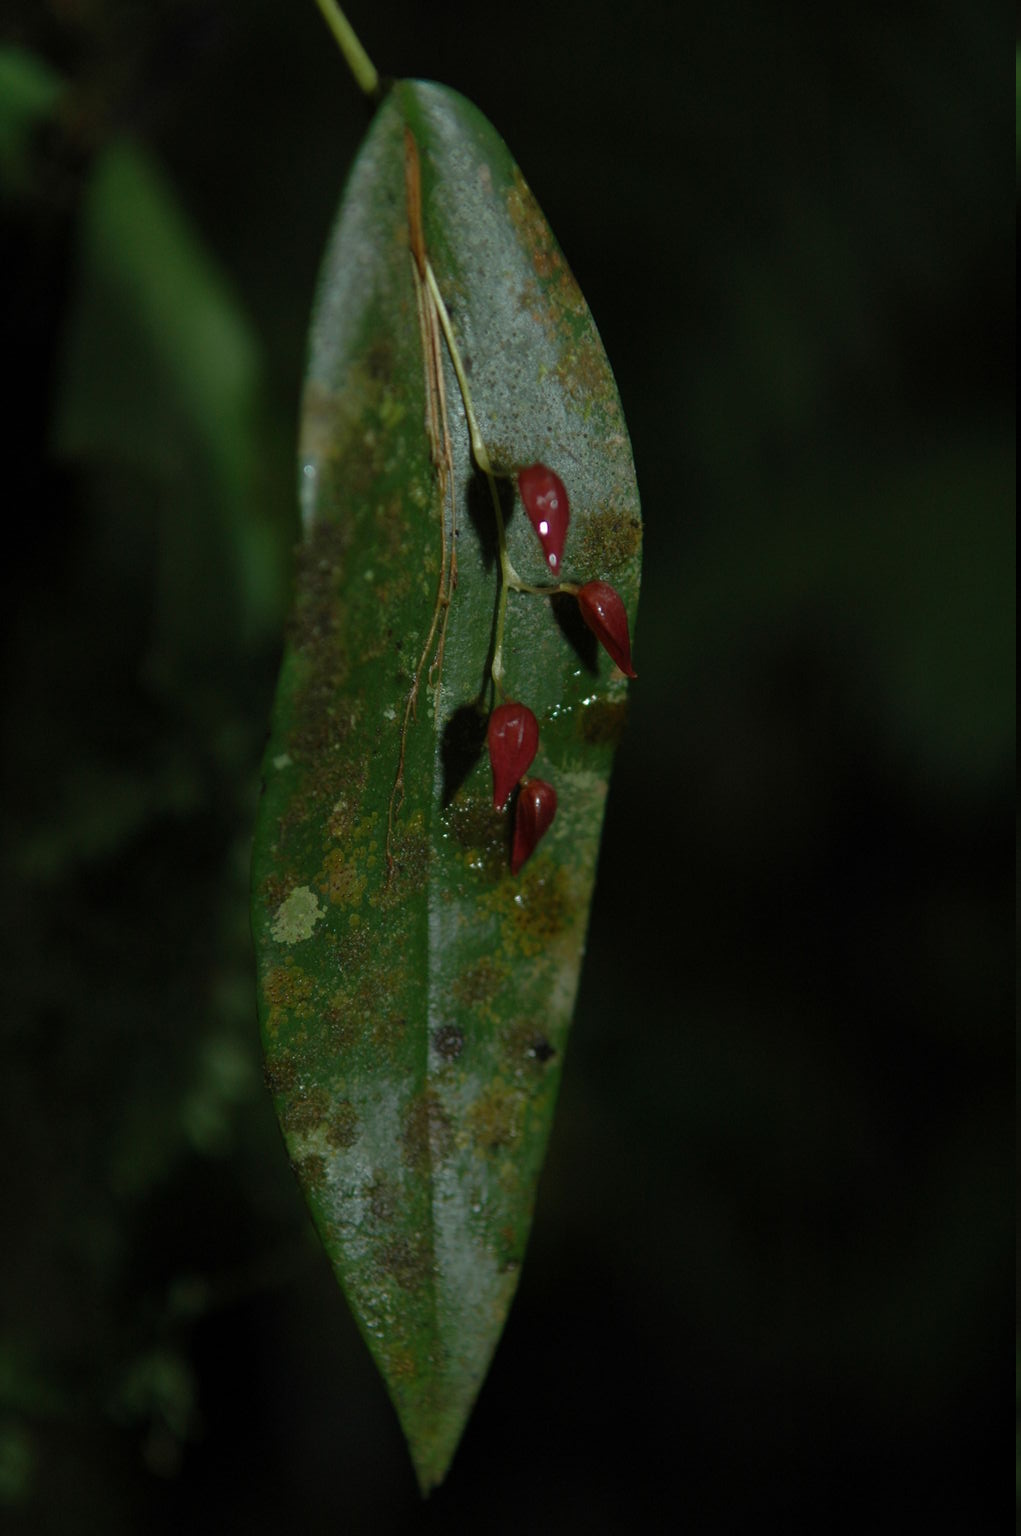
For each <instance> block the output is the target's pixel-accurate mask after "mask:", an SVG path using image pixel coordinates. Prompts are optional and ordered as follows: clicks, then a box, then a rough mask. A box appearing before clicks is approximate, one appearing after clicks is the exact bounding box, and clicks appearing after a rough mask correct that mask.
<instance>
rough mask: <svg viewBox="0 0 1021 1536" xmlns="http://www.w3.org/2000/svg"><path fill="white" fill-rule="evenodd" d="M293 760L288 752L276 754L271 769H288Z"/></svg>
mask: <svg viewBox="0 0 1021 1536" xmlns="http://www.w3.org/2000/svg"><path fill="white" fill-rule="evenodd" d="M292 761H293V759H292V757H291V754H290V753H289V752H278V753H277V755H276V757H275V758H274V759H273V767H274V768H276V769H278V770H279V769H281V768H289V767H290V766H291V763H292Z"/></svg>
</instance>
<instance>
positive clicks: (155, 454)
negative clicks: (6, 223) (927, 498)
mask: <svg viewBox="0 0 1021 1536" xmlns="http://www.w3.org/2000/svg"><path fill="white" fill-rule="evenodd" d="M264 372H265V368H264V360H263V357H262V354H261V349H260V347H259V344H258V341H257V337H256V333H255V331H254V329H253V327H252V324H251V322H250V320H249V319H248V317H247V315H246V314H245V313H244V311H243V309H242V307H241V305H240V303H239V301H238V298H237V296H236V295H235V293H234V292H233V291H232V288H231V286H230V283H229V281H228V280H227V279H226V277H225V276H224V275H223V274H222V273H221V271H220V270H219V267H218V265H217V263H216V261H215V260H214V258H213V256H212V254H211V253H210V251H209V250H208V248H207V247H206V245H205V243H204V241H203V239H202V236H201V233H200V232H199V231H198V230H197V229H196V228H195V227H194V226H193V224H192V222H191V220H190V219H189V217H188V215H187V213H186V211H185V210H184V208H183V207H182V206H181V203H180V201H179V199H178V196H177V194H176V192H175V189H174V187H173V186H172V185H171V184H170V183H169V182H168V181H167V179H166V177H165V175H164V174H163V172H162V171H161V169H160V167H159V165H158V164H157V163H156V162H155V161H154V160H153V159H152V157H151V156H150V155H149V154H148V153H147V151H146V150H145V149H144V148H143V147H142V146H141V145H138V144H135V143H134V142H132V141H131V140H130V139H117V140H114V141H113V142H112V143H110V144H109V145H108V146H107V147H106V148H105V149H104V150H103V152H102V154H100V155H99V156H98V157H97V159H96V161H95V164H94V165H93V167H92V170H91V174H90V177H89V182H88V186H87V188H86V193H85V197H84V200H83V208H82V217H81V224H80V227H79V230H78V239H77V248H76V268H75V284H74V291H73V296H72V303H71V306H70V315H69V321H68V327H67V333H66V336H65V339H64V350H63V358H62V365H61V373H60V380H59V388H58V396H57V401H56V407H55V411H54V420H53V445H54V448H55V451H56V452H57V453H58V454H61V455H63V456H66V457H69V458H75V459H80V460H83V461H86V462H90V463H94V464H99V463H106V464H112V465H118V466H126V467H128V468H130V469H132V470H134V471H137V472H140V473H142V474H144V475H145V476H146V478H147V480H150V481H151V482H154V483H155V485H156V486H158V487H159V490H158V493H156V494H154V493H153V492H152V491H150V494H149V500H150V501H153V500H154V501H156V502H157V505H158V506H159V507H160V513H161V516H160V526H159V535H158V537H159V552H160V553H159V573H158V583H157V586H158V591H157V600H156V615H155V625H154V628H155V636H154V642H155V645H156V648H157V650H158V651H160V652H165V653H168V654H174V653H176V652H178V651H181V650H186V651H189V652H191V653H196V652H197V653H201V654H202V656H203V660H204V662H205V664H207V665H208V660H209V651H210V640H211V635H212V634H216V633H218V631H219V630H220V629H221V628H222V630H224V631H226V633H227V635H228V636H234V637H236V640H237V643H238V646H239V647H240V646H241V645H242V644H244V643H249V644H251V643H252V642H253V641H255V640H257V639H259V638H260V637H261V636H263V635H265V634H266V633H267V632H272V628H273V627H274V626H275V625H276V624H278V623H279V613H280V611H281V608H282V602H280V601H278V591H279V585H280V580H279V574H278V572H279V566H280V563H281V562H280V558H279V556H280V551H279V548H278V547H277V546H278V544H279V540H277V539H276V538H275V537H274V530H273V527H272V524H271V520H270V517H269V515H268V508H267V507H266V505H265V498H264V495H263V493H262V486H263V483H264V481H265V480H266V478H267V476H266V461H267V454H266V447H265V440H266V429H265V411H264V408H263V396H264V391H265V380H264ZM132 512H133V514H134V516H135V518H136V519H138V518H141V517H143V516H145V515H146V512H147V508H146V505H145V502H144V501H143V499H142V497H141V496H139V495H137V494H136V496H135V497H134V504H133V506H132ZM197 549H201V551H202V558H201V559H200V560H198V559H196V554H195V552H196V550H197Z"/></svg>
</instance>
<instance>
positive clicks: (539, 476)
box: [518, 464, 571, 576]
mask: <svg viewBox="0 0 1021 1536" xmlns="http://www.w3.org/2000/svg"><path fill="white" fill-rule="evenodd" d="M518 490H519V491H520V492H521V500H522V501H523V502H524V504H525V511H526V512H527V513H528V520H529V522H530V523H531V525H532V527H533V528H534V529H535V531H536V533H537V534H538V535H539V543H540V544H541V545H542V552H543V554H544V555H545V556H546V562H547V564H548V565H549V568H550V570H551V571H552V572H553V574H554V576H559V575H560V562H561V560H562V558H563V554H564V540H565V539H566V538H567V524H568V522H569V520H570V516H571V508H570V506H569V504H568V501H567V492H566V491H565V490H564V482H563V481H562V480H561V479H560V477H559V475H555V474H554V473H553V471H552V470H551V469H547V468H546V466H545V464H530V465H529V466H528V468H527V469H522V470H520V471H519V473H518Z"/></svg>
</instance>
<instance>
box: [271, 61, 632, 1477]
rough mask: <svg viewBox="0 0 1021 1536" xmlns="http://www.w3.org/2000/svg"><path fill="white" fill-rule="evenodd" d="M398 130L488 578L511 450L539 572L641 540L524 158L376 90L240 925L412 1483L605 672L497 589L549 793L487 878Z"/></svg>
mask: <svg viewBox="0 0 1021 1536" xmlns="http://www.w3.org/2000/svg"><path fill="white" fill-rule="evenodd" d="M406 127H407V128H408V129H410V131H411V134H412V135H413V139H414V142H415V144H416V145H417V151H418V157H419V159H420V163H421V193H422V209H423V214H422V225H423V233H424V240H425V251H426V255H427V257H428V260H429V261H430V262H431V264H432V267H433V269H434V271H435V274H436V278H437V283H438V288H439V291H440V293H441V295H442V297H443V300H444V302H445V305H446V308H447V310H448V311H449V314H450V319H451V326H452V331H453V336H454V338H455V339H456V345H457V349H458V352H459V354H460V357H461V359H462V361H463V368H464V372H465V375H466V378H467V379H468V380H470V389H471V396H472V400H473V403H474V408H475V413H476V417H477V419H478V423H479V426H480V429H481V434H482V437H483V439H484V441H485V445H486V449H487V450H488V454H489V458H490V460H491V461H492V463H493V464H494V466H497V467H498V468H499V469H500V470H501V471H502V472H503V477H502V479H501V490H502V496H503V499H504V506H505V516H506V517H507V544H508V550H509V554H510V558H511V560H512V561H513V563H514V566H515V567H516V569H517V571H518V573H519V574H520V576H521V578H522V579H523V580H524V581H525V582H531V583H542V582H543V581H544V580H545V581H547V582H548V578H549V571H548V569H546V567H545V565H544V561H543V556H542V552H541V550H540V547H539V543H538V540H537V539H536V537H535V534H534V532H533V530H532V527H531V525H530V524H529V522H528V519H527V517H526V516H525V513H524V511H523V509H522V507H521V505H520V502H517V504H516V505H514V504H513V503H514V501H515V500H516V493H515V492H514V479H513V471H515V470H516V469H517V468H518V467H521V466H524V465H527V464H530V463H533V462H535V461H541V462H542V463H545V464H548V465H550V467H552V468H553V469H555V470H556V471H557V472H558V473H559V474H560V476H561V478H562V479H563V480H564V482H565V484H566V485H567V489H568V493H569V495H570V497H571V507H572V521H571V528H570V532H569V534H568V539H567V546H566V549H565V553H564V575H565V578H567V579H568V580H571V581H579V582H584V581H587V580H590V579H594V578H597V577H598V578H601V579H603V580H609V581H611V582H612V583H613V584H614V586H615V587H616V588H617V590H618V591H619V592H620V594H621V596H622V597H623V599H624V602H625V604H626V606H627V608H628V611H629V613H630V614H631V616H632V618H633V615H634V608H635V602H636V598H637V586H638V555H639V543H640V532H641V529H640V520H639V509H638V494H637V488H636V485H635V477H634V469H633V465H632V462H631V454H630V448H629V444H628V438H627V431H626V428H625V425H624V420H623V416H622V414H621V409H620V402H619V400H618V397H617V392H616V388H615V385H614V382H613V377H612V374H611V372H610V368H609V364H608V363H607V360H606V356H605V353H604V351H603V348H602V345H601V343H600V341H599V337H598V335H597V333H596V330H595V327H594V325H593V323H592V319H591V316H590V314H589V312H588V309H587V306H586V305H585V302H584V300H583V298H582V296H581V294H580V292H579V290H578V288H577V285H576V284H575V282H574V279H573V277H572V276H571V274H570V271H569V270H568V267H567V265H566V263H565V261H564V258H563V256H562V255H561V253H560V250H559V248H558V246H557V244H556V242H555V240H554V238H553V236H552V234H551V233H550V230H549V228H548V226H547V224H546V222H545V220H544V218H543V216H542V214H541V212H540V211H539V208H538V206H537V205H536V203H535V200H534V198H533V197H532V194H531V192H530V191H529V189H528V187H527V186H526V184H525V182H524V180H523V178H522V176H521V173H520V171H519V170H518V169H517V167H516V166H515V165H514V163H513V161H512V160H511V158H510V156H509V154H508V151H507V149H506V147H505V145H504V144H503V143H502V141H501V140H500V139H499V137H498V136H497V134H496V133H495V132H494V130H493V129H492V128H491V127H490V125H489V124H488V123H487V122H486V121H485V119H484V118H482V117H481V116H480V114H479V113H478V112H477V111H476V110H475V108H473V107H472V106H471V105H470V104H469V103H468V102H466V101H465V100H464V99H463V98H461V97H460V96H457V95H456V94H454V93H453V92H452V91H449V90H446V89H445V88H443V87H440V86H437V85H431V84H423V83H420V82H414V83H409V82H403V83H401V84H399V85H397V86H395V87H394V88H393V89H392V91H391V93H390V94H389V96H388V97H387V99H386V101H385V103H384V104H383V106H382V107H381V108H380V110H379V112H378V115H377V116H376V119H375V121H374V123H373V125H372V127H371V129H370V131H369V134H368V138H367V140H366V142H365V145H364V147H363V149H362V151H361V153H360V155H359V157H358V160H357V161H356V164H355V166H354V169H353V171H352V174H351V178H350V181H349V184H348V187H347V191H346V193H345V197H344V200H343V203H342V206H341V211H340V217H339V221H338V224H337V227H336V230H335V233H334V235H333V238H332V240H331V242H330V245H329V248H328V251H327V255H326V260H325V264H324V268H323V273H322V278H321V285H320V290H319V296H318V300H317V304H316V308H315V314H314V319H313V325H312V336H311V361H310V367H309V373H308V378H307V382H306V388H305V399H304V409H303V420H302V434H303V435H302V446H301V466H300V482H301V496H302V508H303V519H304V540H303V545H302V549H301V551H300V554H299V572H298V590H297V598H296V607H295V613H294V618H293V623H292V627H291V630H290V635H289V639H288V645H287V649H286V654H285V657H284V662H283V669H282V674H281V678H280V684H279V689H278V693H277V700H276V708H275V715H274V722H273V732H272V739H271V741H270V745H269V748H268V751H267V754H266V759H265V770H264V773H265V792H264V796H263V800H262V804H261V809H260V814H259V819H258V826H257V831H256V840H255V852H254V866H253V913H254V931H255V939H256V948H257V954H258V966H259V988H260V1010H261V1021H262V1030H263V1039H264V1045H265V1051H266V1071H267V1078H268V1081H269V1084H270V1086H271V1089H272V1091H273V1093H274V1096H275V1101H276V1106H277V1110H278V1113H279V1115H280V1119H281V1123H282V1126H283V1130H284V1135H285V1138H286V1140H287V1145H288V1149H289V1152H290V1155H291V1158H292V1160H293V1162H294V1164H295V1167H296V1169H297V1172H298V1176H299V1178H300V1180H301V1182H302V1185H303V1187H304V1190H305V1193H306V1196H307V1198H308V1201H309V1204H310V1207H311V1210H312V1213H313V1216H314V1218H315V1221H316V1224H317V1226H318V1229H319V1232H320V1234H321V1236H322V1240H323V1242H324V1244H325V1246H326V1249H327V1252H328V1253H329V1256H330V1259H331V1261H332V1263H333V1265H334V1267H335V1269H336V1272H337V1275H338V1277H339V1279H340V1282H341V1284H342V1286H343V1288H344V1290H345V1293H346V1295H347V1297H348V1300H349V1302H350V1304H351V1307H352V1309H353V1311H354V1314H355V1316H356V1318H357V1319H358V1322H359V1325H360V1327H361V1329H362V1332H363V1334H364V1336H365V1338H366V1341H367V1343H368V1345H369V1348H370V1349H371V1350H372V1353H373V1355H374V1356H375V1358H376V1361H377V1363H378V1365H379V1368H380V1370H381V1371H382V1373H383V1376H384V1378H385V1380H386V1383H387V1386H388V1389H389V1391H390V1395H391V1397H392V1399H393V1402H394V1404H395V1407H396V1409H397V1412H398V1415H399V1417H400V1420H401V1423H402V1425H403V1428H404V1431H405V1434H406V1436H407V1439H408V1442H409V1446H410V1449H411V1454H412V1457H413V1460H414V1463H415V1467H416V1471H417V1474H418V1478H419V1482H420V1484H421V1487H422V1489H423V1491H427V1490H428V1489H429V1488H430V1487H432V1486H433V1485H435V1484H436V1483H437V1482H438V1481H440V1479H441V1478H442V1477H443V1475H444V1473H445V1471H446V1469H447V1467H448V1465H449V1462H450V1459H451V1457H452V1455H453V1453H454V1450H455V1448H456V1446H457V1442H458V1440H459V1438H460V1436H461V1433H462V1430H463V1428H464V1425H465V1422H466V1420H467V1417H468V1414H469V1412H470V1410H471V1406H472V1403H473V1401H474V1399H475V1396H476V1394H477V1392H478V1390H479V1387H480V1385H481V1383H482V1380H483V1378H484V1376H485V1372H486V1369H487V1366H488V1363H489V1360H490V1357H491V1355H492V1352H493V1349H494V1348H495V1345H496V1342H497V1339H498V1337H499V1334H500V1330H501V1328H502V1326H503V1323H504V1320H505V1317H506V1314H507V1310H508V1307H509V1305H510V1302H511V1298H512V1296H513V1293H514V1289H515V1286H516V1284H517V1280H518V1274H519V1271H520V1266H521V1261H522V1258H523V1255H524V1250H525V1244H526V1241H527V1237H528V1231H529V1227H530V1224H531V1218H532V1211H533V1206H534V1201H535V1191H536V1184H537V1181H538V1176H539V1171H540V1168H541V1165H542V1161H543V1156H544V1152H545V1148H546V1143H547V1139H548V1136H549V1130H550V1124H551V1119H552V1114H553V1107H554V1100H555V1097H556V1092H557V1086H558V1083H559V1079H560V1072H561V1066H562V1063H563V1057H564V1048H565V1045H566V1042H567V1033H568V1027H569V1024H570V1018H571V1010H572V1006H573V1002H574V997H575V992H576V989H577V982H578V973H579V967H580V963H581V956H582V948H583V944H584V937H585V926H586V921H587V915H588V908H589V902H590V898H591V894H592V885H593V879H594V875H595V864H596V855H597V849H598V842H599V834H600V828H601V823H602V817H603V807H604V802H605V797H606V789H607V778H608V773H609V768H610V762H611V758H612V755H613V750H614V746H615V744H616V741H617V738H618V735H619V732H620V729H621V726H622V724H623V720H624V716H625V711H626V683H625V680H624V678H623V677H622V676H621V674H620V673H619V672H617V671H616V669H615V668H614V667H613V665H612V663H611V662H610V660H609V658H608V657H607V656H605V655H604V654H603V653H602V652H601V651H598V650H597V648H596V646H595V644H594V637H592V636H591V635H590V634H589V632H588V630H586V629H585V628H584V627H583V626H582V625H580V623H579V621H578V612H577V605H576V603H575V602H574V600H573V599H572V598H566V597H562V598H559V599H557V600H556V602H555V603H554V602H553V601H551V600H550V598H549V597H545V596H541V595H536V594H533V593H526V592H517V591H511V592H510V594H509V602H508V610H507V617H506V631H505V636H504V643H503V662H504V681H505V686H506V696H507V697H509V698H514V699H520V700H522V701H523V702H525V703H527V704H528V705H529V706H530V707H531V709H532V710H533V711H534V713H535V714H536V716H537V718H538V721H539V731H540V746H539V754H538V757H537V759H536V762H535V764H534V767H533V769H532V773H533V774H534V775H535V776H537V777H541V778H543V779H546V780H548V781H549V782H550V783H552V784H553V785H554V786H555V788H556V791H557V794H558V797H559V809H558V813H557V816H556V819H555V821H554V822H553V825H552V828H551V829H550V831H549V832H548V833H547V835H546V837H545V838H544V840H543V841H542V842H541V843H540V845H539V847H538V849H537V850H536V852H535V853H534V855H533V856H532V858H531V860H530V861H529V862H528V863H527V864H526V865H525V867H524V869H523V870H522V872H521V874H520V875H519V876H518V877H517V878H513V877H512V876H511V874H510V871H509V844H510V813H509V812H498V811H494V810H493V808H492V786H491V778H490V770H489V763H488V758H487V756H486V754H485V751H484V747H483V745H482V732H483V731H484V726H485V714H484V712H482V713H480V711H479V710H478V709H477V708H476V704H477V701H479V699H480V698H481V697H483V696H484V697H485V698H486V700H487V701H488V700H489V692H488V688H487V685H488V676H487V665H488V660H489V657H490V648H491V641H492V636H493V632H494V621H495V615H496V612H497V607H498V594H499V564H498V561H497V558H496V543H497V539H496V529H495V519H494V512H493V507H492V504H491V501H490V499H489V490H488V487H487V484H486V482H485V479H484V477H482V476H481V475H480V474H479V473H478V472H477V470H476V469H475V468H474V467H473V463H472V458H471V452H470V442H469V433H468V427H467V424H466V417H465V412H464V408H463V402H462V396H461V393H460V390H459V387H458V383H457V379H456V377H455V374H454V372H453V369H452V366H451V355H450V351H449V348H448V347H444V348H443V368H444V371H445V391H446V400H447V407H448V416H449V431H450V441H451V458H452V465H453V475H452V480H451V485H452V490H453V497H452V500H453V509H454V516H455V518H456V528H457V532H456V538H455V539H454V543H455V545H456V549H457V559H458V579H457V586H456V590H455V591H454V592H453V596H452V601H451V604H450V609H449V619H448V624H447V629H446V638H445V647H444V654H443V659H442V672H441V674H440V679H439V684H438V687H433V686H430V681H429V677H428V675H427V674H428V672H429V666H430V662H431V660H432V659H433V657H432V653H431V652H430V648H429V646H428V636H429V631H430V626H431V624H432V621H433V616H434V613H435V612H436V598H437V589H438V583H439V581H440V577H441V565H442V558H443V557H442V553H441V551H442V548H443V539H444V536H447V537H448V538H449V535H450V532H451V529H450V509H449V506H446V507H445V503H444V497H443V492H442V486H441V483H440V478H439V475H438V471H437V468H436V466H435V464H434V461H433V457H432V456H431V451H430V435H429V431H428V430H427V403H428V402H427V392H426V382H425V364H424V357H423V342H422V331H421V327H420V321H419V308H418V301H417V299H416V281H415V270H416V269H415V264H414V262H413V258H412V255H411V252H410V248H409V238H410V237H409V227H410V226H409V214H408V197H407V190H406V181H405V157H406V153H407V151H406V144H405V128H406ZM419 667H421V686H420V688H419V692H418V698H417V709H416V711H415V714H414V718H412V719H410V720H409V723H408V725H407V729H406V731H403V722H404V718H405V712H406V708H407V701H408V699H409V693H410V691H411V689H412V685H413V680H414V676H415V673H416V669H417V668H419ZM432 681H433V683H434V684H435V683H436V672H435V671H434V673H433V678H432ZM402 735H403V775H402V777H403V799H401V797H400V796H397V797H394V790H395V784H396V782H397V778H398V773H399V768H400V765H401V762H402ZM391 820H392V832H391V834H390V836H389V844H390V846H389V850H388V823H389V822H390V821H391ZM622 897H623V893H622Z"/></svg>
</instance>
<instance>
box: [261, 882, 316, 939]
mask: <svg viewBox="0 0 1021 1536" xmlns="http://www.w3.org/2000/svg"><path fill="white" fill-rule="evenodd" d="M322 916H323V908H322V907H321V906H320V905H319V898H318V896H316V894H315V892H314V891H312V890H310V889H309V887H308V886H307V885H299V886H297V887H296V888H295V889H294V890H293V891H292V892H291V894H290V895H289V896H288V898H287V900H286V901H282V902H281V903H280V905H279V907H278V908H277V911H276V916H275V917H274V919H273V928H272V933H273V937H274V938H275V939H276V941H277V943H278V944H300V943H301V941H302V939H310V938H311V937H312V933H313V931H314V929H315V925H316V923H317V922H318V921H319V919H320V918H321V917H322Z"/></svg>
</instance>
